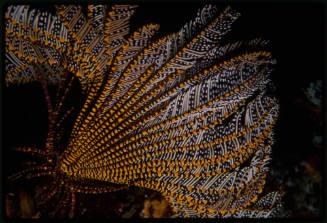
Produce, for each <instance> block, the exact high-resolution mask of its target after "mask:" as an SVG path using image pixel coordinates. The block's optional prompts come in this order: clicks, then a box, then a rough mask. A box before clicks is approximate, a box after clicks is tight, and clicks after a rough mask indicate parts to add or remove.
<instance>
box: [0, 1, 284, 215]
mask: <svg viewBox="0 0 327 223" xmlns="http://www.w3.org/2000/svg"><path fill="white" fill-rule="evenodd" d="M56 8H57V14H51V13H46V12H40V11H36V10H33V9H32V10H30V9H29V7H28V6H23V5H22V6H10V7H8V10H7V12H6V14H5V16H6V19H7V21H6V50H7V53H6V70H7V75H6V81H7V83H8V84H10V83H14V82H29V81H33V80H40V81H41V83H42V86H43V88H44V90H45V95H46V98H47V102H48V109H49V122H50V128H49V134H48V140H47V143H46V146H45V150H40V149H32V148H24V149H20V150H22V151H28V152H33V153H37V154H40V155H41V156H44V157H46V158H47V161H46V164H43V165H41V166H37V167H32V168H31V169H27V170H25V171H24V172H28V171H30V172H32V173H35V176H41V175H48V176H51V177H52V178H53V184H51V185H52V186H53V188H50V190H49V188H46V190H49V191H50V192H49V193H48V194H47V195H46V197H47V199H50V198H51V197H53V196H55V195H56V194H58V193H59V190H61V191H63V194H64V195H63V196H61V198H62V200H63V201H64V202H63V204H64V206H70V207H71V210H70V213H71V215H72V213H73V212H74V202H75V193H105V192H110V191H113V190H116V189H117V190H118V189H121V188H124V187H125V186H130V185H134V186H139V187H145V188H149V189H153V190H157V191H160V192H161V193H162V195H163V196H165V198H166V199H167V201H168V202H169V204H170V205H171V206H172V207H173V210H174V212H175V213H176V215H177V216H185V217H186V216H199V217H200V216H201V217H243V216H247V217H267V216H273V215H274V214H277V213H278V211H279V210H280V195H279V193H278V192H271V193H269V194H268V195H266V196H263V197H262V198H260V199H259V200H258V201H256V200H257V198H258V196H260V195H261V193H262V191H263V188H264V185H265V178H266V175H267V172H268V170H269V168H268V167H267V165H268V163H269V161H270V154H271V146H272V141H273V139H272V134H273V133H272V128H273V125H274V124H275V122H276V119H277V116H278V103H277V100H276V99H275V98H274V97H273V96H271V95H270V94H269V89H268V87H267V86H268V85H269V83H270V80H269V74H270V72H271V66H270V65H271V64H273V63H274V60H273V58H272V56H271V53H270V52H268V51H265V50H264V48H265V46H266V44H267V42H266V41H263V40H259V39H254V40H252V41H248V42H234V43H225V44H224V43H223V42H222V41H221V40H222V39H223V37H224V36H225V35H226V33H228V31H229V30H230V29H231V25H232V23H233V22H234V21H235V20H236V19H237V18H238V17H239V13H237V12H235V11H234V10H233V9H232V8H230V7H227V8H226V9H224V10H222V11H221V12H220V14H218V12H217V9H216V7H214V6H211V5H207V6H204V7H203V8H202V9H201V10H199V12H198V15H197V16H196V18H195V19H194V20H192V21H190V22H189V23H187V24H186V25H185V26H184V27H183V28H182V29H181V30H180V31H179V32H177V33H174V34H171V35H168V36H165V37H162V38H156V37H155V34H156V32H157V31H158V29H159V26H158V25H155V24H149V25H146V26H143V27H142V28H140V29H139V30H138V31H136V32H134V33H133V34H131V35H130V36H129V37H128V38H125V36H126V35H127V34H128V32H129V19H130V18H131V16H132V14H133V13H134V11H135V8H136V7H135V6H131V5H115V6H112V7H111V8H109V7H106V6H103V5H90V6H88V8H87V10H88V13H87V14H86V15H85V14H84V13H83V10H82V7H81V6H78V5H69V6H56ZM217 15H218V16H217ZM69 73H71V74H72V77H73V78H77V79H78V80H79V82H80V84H81V86H82V89H83V92H84V94H85V95H86V100H85V103H84V105H83V107H82V109H81V111H80V112H79V114H78V116H77V118H76V120H75V124H74V127H73V129H72V132H71V135H70V139H69V142H68V145H67V147H66V148H65V149H64V151H60V153H59V154H58V152H57V151H58V149H57V148H56V146H55V143H54V141H55V140H56V136H55V134H54V131H55V130H54V128H55V126H57V125H58V114H59V111H60V109H61V106H62V104H63V102H64V99H65V95H66V94H67V92H68V91H69V87H67V88H66V89H67V90H66V92H65V93H64V94H63V96H62V97H61V99H60V100H59V101H58V104H57V105H56V106H55V107H54V108H53V107H52V103H51V100H50V96H49V93H48V92H47V90H46V89H47V88H46V81H45V80H48V82H56V81H57V80H60V82H61V84H60V86H64V84H65V82H66V79H69V78H68V74H69ZM54 77H55V78H54ZM69 85H70V84H68V86H69ZM61 88H62V87H60V89H61ZM59 120H60V118H59ZM20 174H22V173H20ZM32 176H34V175H32ZM52 186H51V187H52ZM69 200H71V202H70V203H71V204H68V201H69ZM58 208H61V207H58ZM57 211H58V210H55V211H54V213H56V212H57Z"/></svg>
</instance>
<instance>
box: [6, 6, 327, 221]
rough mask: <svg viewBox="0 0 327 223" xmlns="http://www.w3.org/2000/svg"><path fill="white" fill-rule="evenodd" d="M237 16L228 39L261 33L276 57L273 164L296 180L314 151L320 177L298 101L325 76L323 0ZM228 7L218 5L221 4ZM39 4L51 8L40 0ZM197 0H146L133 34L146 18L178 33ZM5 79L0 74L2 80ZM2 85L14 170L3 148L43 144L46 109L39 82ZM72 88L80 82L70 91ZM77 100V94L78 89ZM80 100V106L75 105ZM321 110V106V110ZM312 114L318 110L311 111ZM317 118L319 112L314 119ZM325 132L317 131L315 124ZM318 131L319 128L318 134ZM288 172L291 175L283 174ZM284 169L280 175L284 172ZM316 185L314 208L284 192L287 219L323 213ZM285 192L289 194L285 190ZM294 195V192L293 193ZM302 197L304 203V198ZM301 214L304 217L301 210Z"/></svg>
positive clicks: (319, 152) (318, 152)
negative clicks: (168, 0)
mask: <svg viewBox="0 0 327 223" xmlns="http://www.w3.org/2000/svg"><path fill="white" fill-rule="evenodd" d="M230 5H231V6H232V7H233V8H235V9H236V10H238V11H239V12H240V13H241V17H240V18H239V19H238V20H237V21H236V22H235V23H234V25H233V26H232V31H231V33H229V34H228V35H227V36H226V38H228V40H231V41H234V40H248V39H252V38H257V37H262V38H263V39H266V40H270V41H271V42H270V44H269V47H270V50H271V52H272V53H273V56H274V57H275V58H276V60H277V64H276V66H275V71H274V72H273V74H272V79H273V81H274V83H275V85H276V89H277V90H276V95H277V97H278V98H279V100H280V118H279V122H278V124H277V125H276V128H275V129H276V130H275V132H276V137H275V139H276V144H275V146H274V148H273V153H274V154H273V157H274V159H273V161H272V163H273V167H275V168H276V169H277V170H278V171H279V172H280V175H281V176H277V178H278V177H280V179H283V180H285V178H287V177H288V178H297V177H301V176H297V175H294V174H295V173H294V174H293V175H292V173H293V172H294V171H293V172H292V171H290V170H293V169H294V167H295V166H298V165H299V163H300V162H302V161H306V160H307V159H308V158H309V157H312V156H314V157H315V158H314V168H315V169H316V171H318V172H319V173H320V175H321V176H322V177H323V176H324V173H323V170H324V168H323V158H324V157H325V156H324V149H323V148H321V149H317V148H315V147H314V145H313V143H312V138H313V131H314V129H315V128H316V127H315V125H316V124H315V122H314V120H313V118H312V115H309V113H310V109H309V110H308V109H307V108H305V106H304V107H303V106H301V105H299V103H298V101H299V99H300V100H302V101H303V100H305V96H304V93H303V92H304V89H306V88H307V87H309V83H310V82H313V81H315V80H323V86H324V85H325V81H324V74H325V72H324V61H325V55H324V50H325V41H324V40H325V26H326V24H325V23H324V21H325V18H324V16H325V11H324V7H325V6H324V5H323V4H321V3H277V4H275V3H244V4H240V3H238V4H230ZM225 6H227V4H221V5H219V7H218V8H220V9H223V8H224V7H225ZM38 7H39V8H47V9H49V8H50V7H49V6H48V5H39V6H38ZM198 8H201V5H200V4H195V3H170V4H167V3H165V4H163V3H156V4H154V3H146V4H145V3H144V4H140V6H139V8H138V9H137V11H136V14H135V16H133V18H132V20H131V22H132V24H131V27H132V28H131V29H132V30H131V31H133V30H135V29H136V28H138V27H140V26H141V25H145V24H148V23H158V24H160V30H159V35H160V36H163V35H165V34H168V33H172V32H176V31H178V30H179V28H181V27H182V26H183V25H184V24H185V23H186V22H188V21H189V20H190V19H192V18H194V17H195V15H196V12H197V9H198ZM2 80H3V79H2ZM2 87H3V98H2V99H3V100H2V108H3V151H4V156H3V161H4V162H3V163H4V166H3V170H4V171H5V173H6V172H12V171H13V170H14V169H15V167H13V165H12V163H14V162H17V159H19V155H17V154H16V153H12V152H9V151H10V148H11V147H13V146H35V147H43V146H44V143H45V138H46V134H47V108H46V104H45V99H44V95H43V91H42V88H41V87H40V84H38V83H30V84H25V85H21V86H15V85H13V86H10V87H5V84H4V83H2ZM76 89H78V87H77V88H76ZM74 99H75V100H81V99H82V96H81V95H80V94H76V95H75V96H74ZM77 104H78V103H77ZM320 109H322V108H320ZM313 114H315V115H317V116H319V115H321V114H324V112H322V110H321V112H320V113H313ZM317 118H318V119H321V120H322V117H321V116H319V117H317ZM321 129H323V128H321ZM321 135H323V132H321ZM287 171H288V172H289V173H288V174H290V176H286V173H287ZM283 174H284V175H283ZM322 183H323V182H320V189H318V190H316V191H315V192H314V193H313V195H312V194H311V196H316V197H317V199H318V200H319V202H318V204H317V206H318V207H317V208H318V209H320V211H318V213H317V212H315V213H311V212H310V211H307V212H305V210H304V211H301V210H298V209H297V206H296V203H297V202H296V201H295V200H294V197H295V196H296V193H301V190H300V189H299V187H300V186H301V185H297V187H298V188H297V189H298V190H296V187H295V190H292V191H287V189H290V188H288V187H287V186H285V188H284V189H285V190H286V194H287V195H286V200H285V202H286V207H287V208H288V209H291V211H293V214H291V216H292V217H303V216H306V217H321V216H322V210H323V206H322V205H323V204H322V196H323V191H322V189H321V188H322V187H321V186H322ZM289 194H291V195H289ZM292 194H294V196H292ZM303 202H306V201H303ZM303 213H304V214H303Z"/></svg>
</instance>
